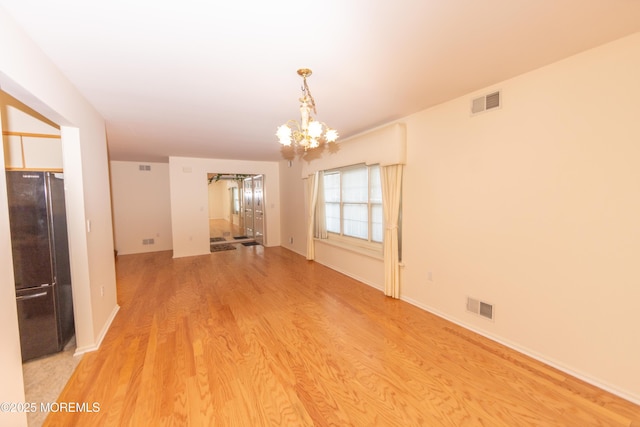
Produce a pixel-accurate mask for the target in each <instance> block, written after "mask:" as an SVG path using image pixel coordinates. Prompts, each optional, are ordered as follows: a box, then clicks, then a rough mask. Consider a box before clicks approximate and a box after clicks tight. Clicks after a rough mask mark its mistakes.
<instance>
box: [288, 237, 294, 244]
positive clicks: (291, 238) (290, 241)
mask: <svg viewBox="0 0 640 427" xmlns="http://www.w3.org/2000/svg"><path fill="white" fill-rule="evenodd" d="M289 244H291V245H293V237H289Z"/></svg>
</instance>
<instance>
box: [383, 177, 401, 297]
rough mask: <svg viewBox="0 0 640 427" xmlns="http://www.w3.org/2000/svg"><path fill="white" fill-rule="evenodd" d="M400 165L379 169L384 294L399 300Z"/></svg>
mask: <svg viewBox="0 0 640 427" xmlns="http://www.w3.org/2000/svg"><path fill="white" fill-rule="evenodd" d="M402 172H403V166H402V165H389V166H383V167H381V168H380V181H381V184H382V212H383V215H384V223H385V229H384V239H383V253H384V294H385V295H387V296H390V297H393V298H400V261H399V259H398V217H399V213H400V197H401V195H402Z"/></svg>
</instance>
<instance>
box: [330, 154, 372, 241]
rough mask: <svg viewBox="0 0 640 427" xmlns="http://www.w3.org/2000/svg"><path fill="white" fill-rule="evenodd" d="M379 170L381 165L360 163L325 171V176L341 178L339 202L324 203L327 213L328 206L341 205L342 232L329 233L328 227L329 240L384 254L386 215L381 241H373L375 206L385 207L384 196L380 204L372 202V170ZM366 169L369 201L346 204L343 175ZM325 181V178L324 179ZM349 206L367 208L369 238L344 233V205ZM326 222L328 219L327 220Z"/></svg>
mask: <svg viewBox="0 0 640 427" xmlns="http://www.w3.org/2000/svg"><path fill="white" fill-rule="evenodd" d="M374 167H376V168H378V170H380V168H381V166H380V165H379V164H373V165H367V164H365V163H359V164H355V165H350V166H344V167H339V168H332V169H327V170H325V171H324V175H325V176H326V175H330V174H336V173H337V174H339V176H340V178H339V194H340V200H339V202H327V201H326V200H325V201H324V203H325V211H327V210H328V209H326V207H327V204H336V203H337V204H338V205H339V214H340V218H339V223H340V232H339V233H336V232H335V231H329V229H328V227H327V236H328V240H329V241H333V242H336V243H340V244H345V245H348V246H355V247H359V248H363V249H367V250H370V251H375V252H379V253H382V249H383V241H384V213H382V218H381V223H382V224H381V227H382V230H381V241H380V242H377V241H374V240H372V238H373V228H374V224H373V206H380V209H383V205H382V196H381V197H380V201H379V202H372V200H371V190H372V185H371V175H372V174H371V168H374ZM362 168H365V169H366V171H367V201H366V203H365V202H345V201H344V194H343V192H344V188H343V187H342V184H343V179H342V173H343V172H346V171H350V170H355V169H362ZM378 175H379V176H380V173H378ZM323 179H324V178H323ZM379 185H380V189H381V190H382V188H381V187H382V183H381V182H380V183H379ZM345 204H347V205H349V204H360V205H365V204H366V206H367V238H366V239H364V238H361V237H356V236H349V235H346V234H345V232H344V228H345V227H344V205H345ZM325 221H326V218H325Z"/></svg>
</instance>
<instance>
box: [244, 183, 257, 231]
mask: <svg viewBox="0 0 640 427" xmlns="http://www.w3.org/2000/svg"><path fill="white" fill-rule="evenodd" d="M242 188H243V191H242V195H243V204H244V235H245V236H247V237H249V238H253V236H254V225H253V178H245V180H244V181H242Z"/></svg>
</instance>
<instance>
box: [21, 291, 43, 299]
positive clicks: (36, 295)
mask: <svg viewBox="0 0 640 427" xmlns="http://www.w3.org/2000/svg"><path fill="white" fill-rule="evenodd" d="M46 295H47V292H39V293H37V294H33V295H21V296H19V297H16V301H24V300H27V299H34V298H40V297H44V296H46Z"/></svg>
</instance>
